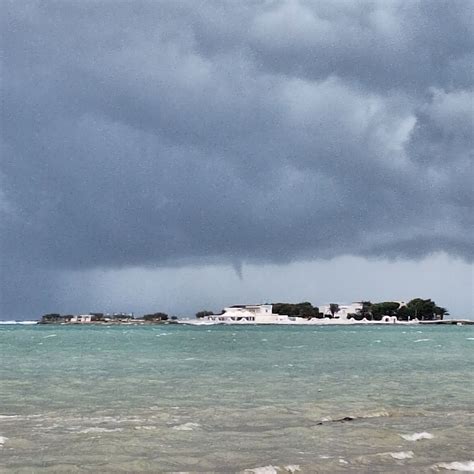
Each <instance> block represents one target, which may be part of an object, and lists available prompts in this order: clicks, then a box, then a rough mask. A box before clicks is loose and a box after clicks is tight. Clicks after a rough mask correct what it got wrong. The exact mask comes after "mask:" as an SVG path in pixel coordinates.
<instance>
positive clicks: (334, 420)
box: [316, 409, 390, 425]
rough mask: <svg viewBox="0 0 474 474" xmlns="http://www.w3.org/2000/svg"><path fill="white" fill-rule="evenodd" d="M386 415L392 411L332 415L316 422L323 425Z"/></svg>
mask: <svg viewBox="0 0 474 474" xmlns="http://www.w3.org/2000/svg"><path fill="white" fill-rule="evenodd" d="M385 416H390V413H389V412H388V411H387V410H383V409H382V410H379V411H374V412H372V413H365V414H363V415H349V416H344V417H342V418H331V417H330V416H328V417H325V418H323V419H322V420H321V421H320V422H318V423H316V424H317V425H322V424H325V423H344V422H346V421H355V420H365V419H369V418H381V417H385Z"/></svg>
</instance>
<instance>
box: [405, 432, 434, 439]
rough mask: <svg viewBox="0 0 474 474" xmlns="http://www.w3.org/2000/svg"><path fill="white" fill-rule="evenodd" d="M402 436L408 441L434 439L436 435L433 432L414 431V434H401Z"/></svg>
mask: <svg viewBox="0 0 474 474" xmlns="http://www.w3.org/2000/svg"><path fill="white" fill-rule="evenodd" d="M400 437H402V438H403V439H406V440H407V441H419V440H420V439H433V438H434V436H433V435H432V434H431V433H428V432H426V431H423V432H421V433H413V434H411V435H410V434H401V435H400Z"/></svg>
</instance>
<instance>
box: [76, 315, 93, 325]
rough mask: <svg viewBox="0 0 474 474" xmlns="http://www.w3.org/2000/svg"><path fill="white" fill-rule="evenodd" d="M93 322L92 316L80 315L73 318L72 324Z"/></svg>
mask: <svg viewBox="0 0 474 474" xmlns="http://www.w3.org/2000/svg"><path fill="white" fill-rule="evenodd" d="M90 322H92V314H79V315H77V316H73V317H72V318H71V323H81V324H84V323H90Z"/></svg>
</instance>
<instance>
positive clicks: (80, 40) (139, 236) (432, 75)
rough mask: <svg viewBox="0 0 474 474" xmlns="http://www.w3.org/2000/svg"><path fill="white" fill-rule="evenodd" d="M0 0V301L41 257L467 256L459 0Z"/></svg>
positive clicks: (465, 21)
mask: <svg viewBox="0 0 474 474" xmlns="http://www.w3.org/2000/svg"><path fill="white" fill-rule="evenodd" d="M1 8H2V13H3V14H2V17H3V19H2V25H1V29H2V37H1V42H2V63H3V64H2V76H3V77H2V111H1V113H2V117H1V118H2V122H1V134H2V137H1V169H0V173H1V174H0V186H1V188H0V189H1V194H0V212H1V224H0V225H1V245H2V248H1V252H2V262H3V263H2V265H3V268H4V269H5V271H2V274H1V279H2V281H3V283H2V290H1V295H2V299H3V305H4V311H8V312H10V313H18V312H19V311H21V308H25V307H26V306H25V302H24V301H23V298H24V294H25V293H24V291H25V289H24V287H25V282H29V283H28V285H30V286H31V285H33V286H35V289H34V290H33V291H32V293H33V294H36V293H37V294H41V298H46V300H48V301H54V296H51V294H53V293H54V288H53V289H51V288H46V287H44V288H43V287H42V285H41V278H38V277H37V275H41V274H42V272H43V271H48V272H53V274H54V272H55V271H64V270H66V271H67V270H77V269H89V268H95V267H104V268H117V267H127V266H132V265H133V266H137V265H138V266H141V265H161V266H167V265H177V264H187V263H193V262H196V261H199V262H206V261H209V262H211V261H212V262H216V261H223V262H228V263H229V264H231V265H233V266H234V267H235V268H241V267H240V265H241V262H242V261H246V262H289V261H293V260H298V259H309V258H332V257H334V256H338V255H343V254H351V255H360V256H368V257H402V258H419V257H422V256H425V255H427V254H429V253H431V252H436V251H444V252H447V253H449V254H452V255H456V256H460V257H462V258H464V259H467V260H472V258H473V246H472V237H471V236H472V231H473V227H474V224H473V217H472V199H473V187H472V178H473V175H472V145H473V143H472V139H473V134H472V130H473V128H472V108H473V91H472V58H473V48H472V46H473V43H472V40H473V36H472V24H473V23H472V21H470V20H472V4H471V3H470V2H465V1H435V2H430V3H427V2H424V1H419V2H416V1H413V2H404V1H399V2H397V1H391V2H385V1H383V2H374V1H370V2H357V3H348V2H330V1H328V2H323V1H321V2H309V1H303V0H302V1H286V2H283V1H281V2H278V1H275V2H264V1H250V2H244V3H241V2H217V1H216V2H211V1H204V2H194V1H178V2H176V1H174V0H173V1H169V2H166V1H162V2H120V3H119V4H114V5H113V6H112V4H110V3H109V2H86V3H84V2H51V1H49V2H31V3H30V2H3V3H2V6H1ZM6 270H7V271H6ZM28 275H36V276H34V277H32V278H31V279H30V280H29V279H28ZM48 275H49V276H48V280H49V281H51V278H52V277H51V275H50V274H48ZM12 282H13V283H12ZM21 282H23V284H22V283H21ZM22 287H23V289H22ZM26 291H30V289H29V288H27V289H26ZM35 292H36V293H35ZM45 295H46V296H45ZM48 295H49V296H48ZM35 298H36V297H35V296H34V295H32V297H31V301H33V300H34V299H35ZM41 298H40V299H41Z"/></svg>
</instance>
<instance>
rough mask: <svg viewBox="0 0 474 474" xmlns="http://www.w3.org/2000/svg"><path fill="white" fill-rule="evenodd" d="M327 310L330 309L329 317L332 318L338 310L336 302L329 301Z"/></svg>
mask: <svg viewBox="0 0 474 474" xmlns="http://www.w3.org/2000/svg"><path fill="white" fill-rule="evenodd" d="M329 311H331V317H332V318H334V315H335V314H336V313H337V312H339V305H338V304H337V303H331V304H330V305H329Z"/></svg>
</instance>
